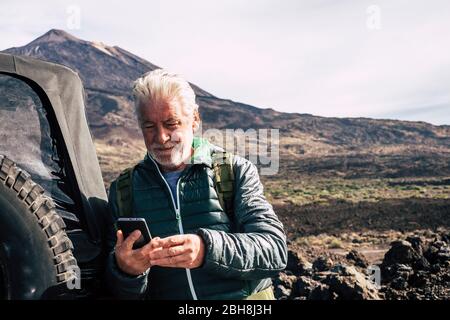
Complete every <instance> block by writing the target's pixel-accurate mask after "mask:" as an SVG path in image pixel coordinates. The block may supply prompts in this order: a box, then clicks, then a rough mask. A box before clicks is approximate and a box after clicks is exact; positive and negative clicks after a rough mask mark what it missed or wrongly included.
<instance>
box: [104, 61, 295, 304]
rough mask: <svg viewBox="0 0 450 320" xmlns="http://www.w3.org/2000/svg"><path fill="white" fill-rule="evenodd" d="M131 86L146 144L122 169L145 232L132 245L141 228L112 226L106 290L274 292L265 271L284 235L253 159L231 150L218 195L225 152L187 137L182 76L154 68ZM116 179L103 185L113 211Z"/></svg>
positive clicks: (191, 295)
mask: <svg viewBox="0 0 450 320" xmlns="http://www.w3.org/2000/svg"><path fill="white" fill-rule="evenodd" d="M133 93H134V97H135V103H136V113H137V118H138V121H139V124H140V127H141V129H142V133H143V136H144V140H145V145H146V147H147V150H148V152H147V155H146V156H145V158H144V159H143V160H142V161H141V162H140V163H138V164H137V165H136V166H135V167H134V168H133V170H132V171H130V170H128V171H127V172H128V173H129V172H131V176H130V177H129V181H130V184H131V187H132V191H131V192H132V197H131V199H132V200H131V202H130V203H131V204H130V208H131V209H130V210H131V211H132V212H130V215H132V216H133V217H140V218H145V219H146V222H147V224H148V226H149V229H150V233H151V234H152V236H153V239H152V240H151V242H150V243H148V244H147V245H145V246H143V247H142V248H140V249H135V250H133V243H134V242H135V241H136V240H137V239H138V238H139V236H140V232H139V231H135V232H133V233H132V234H131V235H130V236H128V237H127V238H126V239H124V237H123V234H122V232H121V230H118V231H117V233H116V237H117V241H116V244H115V246H114V249H113V250H112V252H111V254H110V256H109V260H108V267H107V279H108V284H109V286H110V288H111V290H112V291H113V293H114V294H115V295H116V296H117V297H118V298H123V299H130V298H131V299H195V300H196V299H216V300H217V299H220V300H222V299H274V297H273V292H272V289H271V279H270V278H271V277H273V276H275V275H277V273H278V272H279V271H281V270H283V269H284V268H285V266H286V263H287V246H286V237H285V234H284V230H283V225H282V224H281V222H280V221H279V219H278V218H277V216H276V214H275V213H274V211H273V209H272V206H271V205H270V204H269V203H268V202H267V201H266V199H265V197H264V195H263V186H262V184H261V182H260V180H259V176H258V172H257V169H256V167H255V166H254V165H253V164H252V163H251V162H249V161H247V160H246V159H244V158H242V157H239V156H232V155H231V156H230V159H232V160H231V161H232V163H231V165H230V166H232V172H233V175H234V176H233V177H232V179H231V181H232V184H233V185H232V188H231V190H232V192H231V194H232V195H231V198H230V197H229V196H228V201H225V202H224V201H220V200H221V198H223V194H222V193H221V191H220V190H219V189H220V188H219V189H218V188H217V184H218V183H220V181H218V178H217V174H216V173H215V172H214V167H215V163H216V162H215V161H216V160H217V159H216V158H217V157H215V156H216V155H217V154H221V155H227V153H224V152H223V150H222V149H221V148H218V147H216V146H214V145H212V144H210V143H209V142H208V141H206V140H204V139H200V138H194V132H195V131H196V130H197V129H198V128H199V124H200V117H199V113H198V105H197V104H196V102H195V94H194V91H193V90H192V88H191V87H190V86H189V84H188V83H187V82H186V81H185V80H183V79H182V78H180V77H179V76H177V75H175V74H171V73H168V72H166V71H163V70H155V71H152V72H149V73H147V74H145V75H144V76H142V77H141V78H139V79H138V80H137V81H136V82H135V85H134V89H133ZM225 157H227V156H225ZM122 176H124V175H122ZM119 180H120V178H119V179H117V180H116V181H114V182H113V184H112V185H111V188H110V195H109V200H110V207H111V211H112V216H113V217H114V218H117V217H118V216H120V215H121V214H120V212H119V211H120V207H123V206H124V205H123V203H122V204H121V203H120V199H119V197H118V185H119V182H118V181H119ZM227 191H229V193H230V189H228V190H227ZM226 203H228V204H226ZM224 207H227V208H224ZM111 229H112V227H111Z"/></svg>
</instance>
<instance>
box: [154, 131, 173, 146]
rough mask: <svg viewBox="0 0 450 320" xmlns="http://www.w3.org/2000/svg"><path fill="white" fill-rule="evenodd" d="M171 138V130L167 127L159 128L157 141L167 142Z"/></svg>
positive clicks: (160, 142)
mask: <svg viewBox="0 0 450 320" xmlns="http://www.w3.org/2000/svg"><path fill="white" fill-rule="evenodd" d="M169 140H170V132H169V131H168V130H166V129H165V128H159V129H158V131H157V133H156V142H157V143H158V144H165V143H166V142H167V141H169Z"/></svg>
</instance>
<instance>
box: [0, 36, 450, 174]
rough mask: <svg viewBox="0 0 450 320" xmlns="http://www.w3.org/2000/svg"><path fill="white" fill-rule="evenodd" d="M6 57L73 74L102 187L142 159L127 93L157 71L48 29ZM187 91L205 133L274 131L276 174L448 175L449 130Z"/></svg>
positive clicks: (137, 60)
mask: <svg viewBox="0 0 450 320" xmlns="http://www.w3.org/2000/svg"><path fill="white" fill-rule="evenodd" d="M4 52H7V53H12V54H16V55H25V56H32V57H35V58H39V59H43V60H47V61H51V62H55V63H60V64H63V65H66V66H68V67H70V68H72V69H74V70H76V71H77V72H78V74H79V75H80V77H81V79H82V81H83V83H84V86H85V90H86V99H87V116H88V121H89V125H90V128H91V131H92V133H93V136H94V139H95V143H96V146H97V150H98V153H99V158H100V164H101V166H102V169H103V170H104V173H105V177H106V180H107V181H109V180H110V179H112V177H114V176H115V175H116V174H117V172H118V171H120V170H121V169H123V167H125V166H127V165H129V164H130V162H131V161H135V160H136V159H138V158H140V157H141V155H142V152H144V150H145V149H144V146H143V144H142V141H141V140H142V138H141V134H140V132H139V130H138V128H137V125H136V121H135V117H134V113H133V101H132V96H131V88H132V83H133V81H134V80H135V79H136V78H138V77H139V76H140V75H142V74H143V73H145V72H147V71H150V70H154V69H157V68H159V66H156V65H154V64H152V63H151V62H148V61H146V60H145V59H143V58H140V57H138V56H136V55H134V54H132V53H130V52H128V51H126V50H124V49H122V48H120V47H117V46H113V47H111V46H108V45H105V44H103V43H101V42H89V41H84V40H81V39H78V38H76V37H74V36H73V35H70V34H69V33H67V32H65V31H62V30H54V29H53V30H50V31H49V32H47V33H45V34H44V35H42V36H41V37H39V38H37V39H35V40H34V41H32V42H30V43H29V44H27V45H25V46H22V47H14V48H10V49H7V50H5V51H4ZM191 85H192V87H193V89H194V91H195V93H196V95H197V101H198V104H199V106H200V114H201V117H202V120H203V128H204V129H208V128H217V129H225V128H241V129H244V130H246V129H250V128H253V129H260V128H275V129H279V130H280V153H281V170H282V175H286V176H292V175H291V173H292V174H297V173H300V174H321V172H327V174H328V173H330V172H333V174H341V175H344V176H348V175H351V174H355V172H357V173H358V172H359V174H361V175H384V176H386V175H387V176H390V175H391V176H396V175H402V174H409V175H436V174H438V175H450V165H449V163H450V161H449V160H450V126H433V125H431V124H428V123H424V122H409V121H396V120H375V119H368V118H326V117H318V116H313V115H310V114H299V113H283V112H278V111H275V110H272V109H261V108H257V107H254V106H250V105H246V104H243V103H239V102H235V101H232V100H228V99H221V98H219V97H216V96H214V95H213V94H211V93H209V92H207V91H205V90H203V89H201V88H200V87H198V86H197V85H194V84H191ZM299 110H301V106H299ZM350 169H351V170H350ZM350 172H351V173H350Z"/></svg>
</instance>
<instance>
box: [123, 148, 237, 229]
mask: <svg viewBox="0 0 450 320" xmlns="http://www.w3.org/2000/svg"><path fill="white" fill-rule="evenodd" d="M135 167H136V166H132V167H130V168H127V169H125V170H124V171H122V173H121V174H120V175H119V177H118V178H117V184H116V195H117V209H118V215H119V217H131V216H133V183H132V178H133V172H134V169H135ZM212 168H213V171H214V186H215V189H216V192H217V195H218V196H219V202H220V205H221V206H222V209H223V210H224V211H225V213H226V214H227V216H228V218H229V219H230V221H231V222H233V221H234V219H233V212H234V207H233V201H234V171H233V154H232V153H229V152H222V151H214V152H213V154H212Z"/></svg>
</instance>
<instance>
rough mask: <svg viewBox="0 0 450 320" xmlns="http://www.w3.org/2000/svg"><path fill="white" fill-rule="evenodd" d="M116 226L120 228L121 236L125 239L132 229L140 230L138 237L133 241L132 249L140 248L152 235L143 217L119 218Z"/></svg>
mask: <svg viewBox="0 0 450 320" xmlns="http://www.w3.org/2000/svg"><path fill="white" fill-rule="evenodd" d="M117 227H118V229H119V230H122V233H123V238H124V239H126V238H127V237H128V236H129V235H130V234H131V233H132V232H133V231H135V230H139V231H141V236H140V238H139V239H138V240H137V241H136V242H135V243H134V245H133V250H136V249H139V248H142V247H143V246H145V245H146V244H147V243H149V242H150V240H151V239H152V236H151V234H150V231H149V229H148V226H147V222H146V221H145V219H144V218H119V219H117Z"/></svg>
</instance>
